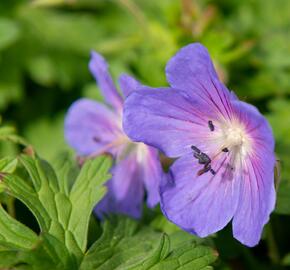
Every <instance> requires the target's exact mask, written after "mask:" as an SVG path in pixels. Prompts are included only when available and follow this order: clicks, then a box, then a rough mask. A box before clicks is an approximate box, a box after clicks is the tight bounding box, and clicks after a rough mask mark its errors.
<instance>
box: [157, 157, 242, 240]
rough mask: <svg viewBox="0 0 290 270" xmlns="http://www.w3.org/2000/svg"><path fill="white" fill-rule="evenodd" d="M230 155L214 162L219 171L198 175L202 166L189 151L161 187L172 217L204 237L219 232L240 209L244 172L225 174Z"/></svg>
mask: <svg viewBox="0 0 290 270" xmlns="http://www.w3.org/2000/svg"><path fill="white" fill-rule="evenodd" d="M228 159H229V155H226V154H225V155H224V157H223V158H221V159H217V160H216V161H215V162H213V167H214V168H215V170H216V174H215V175H213V174H211V173H210V172H207V173H204V174H202V175H200V176H198V175H197V172H198V170H199V169H200V165H198V164H197V161H196V160H195V159H194V158H193V156H192V155H190V154H188V155H185V156H183V157H181V158H179V159H178V160H177V161H176V162H175V163H174V164H173V166H172V167H171V169H170V176H171V177H170V178H169V180H168V181H165V182H164V183H163V184H162V186H161V188H160V190H161V208H162V211H163V212H164V214H165V215H166V216H167V218H168V219H169V220H171V221H172V222H173V223H175V224H177V225H178V226H180V227H181V228H183V229H184V230H186V231H189V232H192V233H196V234H197V235H199V236H201V237H205V236H207V235H209V234H212V233H214V232H217V231H218V230H220V229H222V228H223V227H224V226H226V224H227V223H228V222H229V221H230V220H231V219H232V217H233V215H234V213H235V212H236V209H237V205H238V199H239V190H240V184H241V175H240V174H235V176H234V178H231V177H225V175H226V174H227V172H226V171H227V162H228Z"/></svg>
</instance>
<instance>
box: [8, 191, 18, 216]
mask: <svg viewBox="0 0 290 270" xmlns="http://www.w3.org/2000/svg"><path fill="white" fill-rule="evenodd" d="M14 201H15V199H14V198H13V197H11V196H9V197H8V199H7V212H8V214H9V215H10V216H11V217H13V218H15V217H16V213H15V204H14Z"/></svg>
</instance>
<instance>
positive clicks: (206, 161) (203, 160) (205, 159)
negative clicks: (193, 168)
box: [191, 145, 215, 176]
mask: <svg viewBox="0 0 290 270" xmlns="http://www.w3.org/2000/svg"><path fill="white" fill-rule="evenodd" d="M191 149H192V150H193V156H194V157H195V158H196V159H197V160H198V163H199V164H203V165H204V167H203V168H202V169H201V170H199V171H198V172H197V175H198V176H199V175H202V174H204V173H206V172H208V171H210V172H211V173H212V174H213V175H215V171H214V170H213V169H212V168H211V165H210V163H211V159H210V157H209V156H208V155H207V154H205V153H203V152H201V151H200V150H199V149H198V148H197V147H196V146H194V145H192V146H191Z"/></svg>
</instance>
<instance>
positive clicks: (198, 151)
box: [191, 145, 201, 153]
mask: <svg viewBox="0 0 290 270" xmlns="http://www.w3.org/2000/svg"><path fill="white" fill-rule="evenodd" d="M191 149H192V150H193V151H194V152H195V153H201V151H200V150H199V149H198V148H197V147H196V146H194V145H192V146H191Z"/></svg>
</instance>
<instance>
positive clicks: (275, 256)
mask: <svg viewBox="0 0 290 270" xmlns="http://www.w3.org/2000/svg"><path fill="white" fill-rule="evenodd" d="M267 244H268V249H269V257H270V258H271V260H272V262H273V263H275V264H279V262H280V255H279V250H278V247H277V244H276V241H275V237H274V233H273V228H272V224H271V223H269V224H268V226H267Z"/></svg>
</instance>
